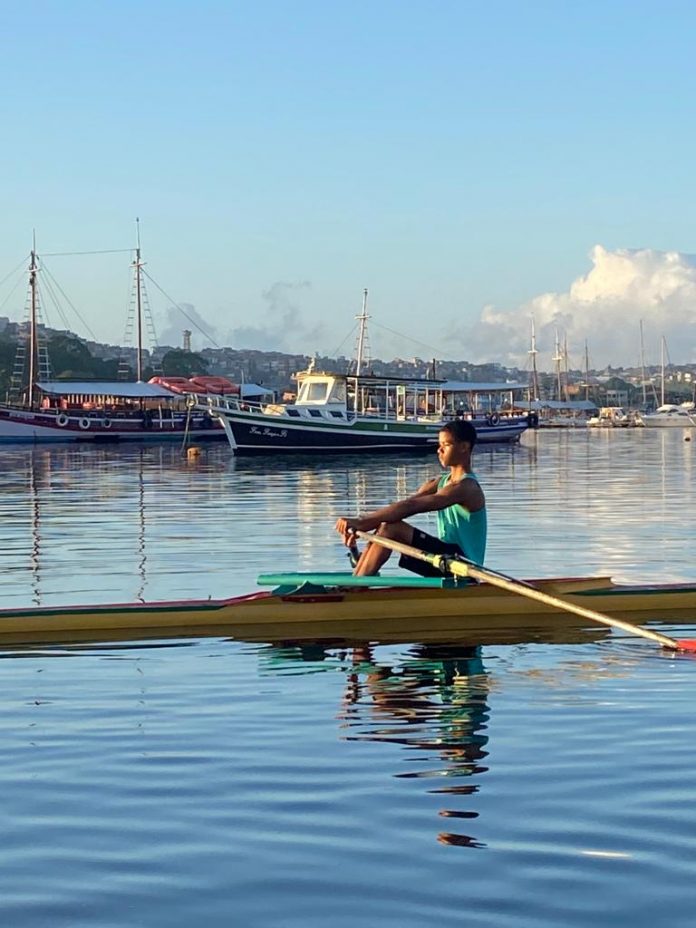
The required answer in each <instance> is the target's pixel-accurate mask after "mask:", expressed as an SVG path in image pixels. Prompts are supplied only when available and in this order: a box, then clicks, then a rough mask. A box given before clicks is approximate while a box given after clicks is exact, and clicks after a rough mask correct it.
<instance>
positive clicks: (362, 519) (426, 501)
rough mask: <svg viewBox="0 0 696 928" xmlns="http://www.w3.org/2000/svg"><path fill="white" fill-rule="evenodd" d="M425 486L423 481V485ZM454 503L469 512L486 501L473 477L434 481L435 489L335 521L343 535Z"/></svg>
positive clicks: (370, 528)
mask: <svg viewBox="0 0 696 928" xmlns="http://www.w3.org/2000/svg"><path fill="white" fill-rule="evenodd" d="M425 486H426V484H424V485H423V487H425ZM423 487H421V490H422V489H423ZM457 504H458V505H460V506H463V507H464V508H465V509H468V510H469V511H470V512H477V511H478V510H479V509H483V507H484V505H485V500H484V496H483V491H482V490H481V487H480V486H479V485H478V483H477V482H476V481H475V480H461V481H459V482H458V483H454V484H451V483H448V484H446V485H445V486H444V487H443V488H442V489H440V490H438V489H437V481H435V492H433V491H432V490H430V491H428V492H421V491H420V490H419V491H418V493H416V494H415V495H414V496H409V497H408V498H407V499H402V500H399V501H398V502H396V503H391V504H390V505H389V506H383V507H382V508H381V509H375V511H374V512H369V513H367V515H364V516H358V517H357V518H353V519H347V518H341V519H339V520H338V521H337V522H336V531H337V532H338V533H339V534H341V535H343V536H344V537H346V536H347V535H348V534H350V533H351V532H355V531H357V532H371V531H373V530H374V529H376V528H378V527H379V526H380V525H381V524H382V522H401V521H403V520H404V519H408V518H409V517H410V516H415V515H418V514H419V513H421V512H436V511H437V510H438V509H446V508H447V507H448V506H454V505H457Z"/></svg>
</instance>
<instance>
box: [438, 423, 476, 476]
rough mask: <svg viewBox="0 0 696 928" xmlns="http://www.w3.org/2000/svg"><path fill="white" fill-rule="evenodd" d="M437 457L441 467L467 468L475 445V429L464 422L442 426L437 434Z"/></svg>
mask: <svg viewBox="0 0 696 928" xmlns="http://www.w3.org/2000/svg"><path fill="white" fill-rule="evenodd" d="M437 437H438V448H437V456H438V460H439V461H440V464H441V465H442V466H443V467H457V466H462V465H463V466H464V467H468V466H469V462H470V461H471V451H472V449H473V447H474V445H475V444H476V429H475V428H474V426H473V425H472V424H471V422H467V421H465V420H455V421H453V422H448V423H447V424H446V425H443V426H442V428H441V429H440V431H439V433H438V436H437Z"/></svg>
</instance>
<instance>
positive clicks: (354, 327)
mask: <svg viewBox="0 0 696 928" xmlns="http://www.w3.org/2000/svg"><path fill="white" fill-rule="evenodd" d="M357 327H358V324H357V322H356V323H355V325H354V326H353V328H352V329H351V330H350V332H349V333H348V334H347V335H346V337H345V338H344V339H343V341H342V342H341V344H340V345H339V346H338V348H334V353H333V354H331V355H329V357H330V358H337V357H338V352H339V351H340V350H341V348H343V346H344V345H345V343H346V342H347V341H348V339H349V338H350V337H351V335H352V334H353V332H355V330H356V329H357Z"/></svg>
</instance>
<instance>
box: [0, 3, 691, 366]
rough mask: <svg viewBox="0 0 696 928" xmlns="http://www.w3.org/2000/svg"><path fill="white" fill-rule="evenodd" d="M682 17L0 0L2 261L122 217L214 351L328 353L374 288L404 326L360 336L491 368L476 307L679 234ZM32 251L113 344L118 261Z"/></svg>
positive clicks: (508, 310)
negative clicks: (211, 339) (230, 347)
mask: <svg viewBox="0 0 696 928" xmlns="http://www.w3.org/2000/svg"><path fill="white" fill-rule="evenodd" d="M695 25H696V11H695V10H694V8H693V7H691V6H690V5H688V4H686V3H663V4H659V5H658V4H654V3H650V4H648V3H642V2H633V3H615V2H601V3H600V2H586V3H584V4H574V5H571V4H565V3H550V2H549V3H540V2H532V3H524V4H523V3H508V2H501V3H490V4H485V5H484V4H473V3H467V2H459V3H454V2H449V0H447V2H444V0H443V2H431V3H403V2H402V3H396V2H372V3H367V2H353V3H351V4H342V5H338V4H332V3H328V2H325V3H319V2H309V0H296V2H257V3H253V4H252V3H251V2H246V3H234V2H230V3H205V2H204V3H198V4H193V3H181V2H179V3H177V2H168V3H163V2H150V3H147V2H145V3H138V4H136V3H131V2H122V3H119V4H93V3H90V4H87V3H77V2H70V0H67V2H64V3H61V4H58V3H46V2H38V3H36V4H34V5H32V7H31V8H30V9H28V8H20V7H19V6H15V7H10V6H9V5H5V7H4V9H3V32H4V36H5V42H4V43H3V44H4V48H3V54H2V55H1V56H0V78H1V79H2V86H3V87H4V88H5V90H4V92H3V95H2V99H1V100H0V119H1V121H2V127H3V144H2V146H0V167H1V176H2V187H3V197H2V208H3V222H2V225H1V227H0V278H2V277H4V276H5V274H6V273H8V272H9V271H10V270H11V269H12V268H13V267H14V266H15V265H16V264H17V263H18V262H19V261H20V260H21V259H22V256H23V255H24V254H26V253H28V251H29V247H30V242H31V234H32V229H34V228H35V229H36V233H37V241H38V250H39V252H40V253H41V252H48V253H53V252H61V251H89V250H100V249H112V248H113V249H121V248H128V247H130V246H131V245H132V244H133V241H134V234H135V233H134V218H135V216H139V217H140V219H141V231H142V238H143V248H144V254H145V257H146V259H147V261H148V266H147V268H148V271H149V273H151V274H152V276H153V277H154V278H155V279H156V281H157V282H158V283H159V284H160V286H161V287H163V288H164V290H165V291H166V292H167V294H169V295H170V296H171V297H173V298H174V299H175V300H176V301H178V302H183V303H186V304H189V305H191V306H193V307H195V312H196V313H197V314H198V316H199V317H200V319H201V320H203V321H205V323H206V324H208V325H209V326H210V327H211V328H212V329H213V330H214V335H215V339H216V341H217V342H218V343H219V344H227V343H230V342H232V343H235V342H236V343H237V344H238V345H241V344H243V343H244V344H245V345H248V346H252V347H253V346H254V344H253V343H255V345H256V346H257V347H263V348H266V347H274V346H276V347H279V348H282V349H288V350H297V351H307V352H312V351H314V350H319V351H332V350H334V349H335V348H336V347H337V346H338V345H339V344H340V343H341V342H342V340H343V339H344V337H345V336H346V335H348V333H349V332H350V330H351V328H352V326H353V324H354V320H353V316H354V314H355V313H356V312H357V311H358V310H359V308H360V302H361V296H362V289H363V287H368V288H369V290H370V309H371V312H372V313H373V319H374V322H375V323H381V324H382V325H384V326H386V327H387V328H389V329H392V330H399V331H403V332H404V333H406V334H407V335H408V336H409V337H410V338H413V339H416V340H419V341H421V342H422V343H423V345H422V346H420V347H419V346H418V345H417V344H416V343H415V342H400V341H399V340H397V339H396V337H395V336H392V335H391V334H390V333H388V332H385V331H384V330H382V329H378V328H377V327H374V328H373V330H372V347H373V350H374V352H375V353H376V354H400V355H406V356H409V355H412V354H414V353H416V354H419V355H421V356H427V355H429V354H432V353H435V349H437V353H438V354H439V355H440V356H443V357H445V356H450V357H460V358H467V357H469V356H470V355H472V354H476V355H477V356H479V357H478V359H482V358H483V355H485V354H487V355H488V356H489V357H490V358H491V359H496V358H498V359H504V357H505V356H507V355H509V354H510V351H509V345H507V344H500V345H498V344H481V343H480V338H479V340H478V341H477V338H478V335H477V333H479V329H480V325H479V323H480V320H481V317H482V313H484V310H485V307H494V308H495V312H496V313H497V312H500V313H505V314H508V315H507V317H506V318H507V320H508V322H511V320H512V322H511V324H514V325H517V326H518V327H520V329H521V331H522V330H524V332H525V333H526V330H527V327H528V323H527V321H526V320H527V319H528V317H529V314H530V313H529V305H530V302H532V301H534V300H535V299H538V298H539V297H540V295H543V294H548V293H554V294H568V292H569V290H570V288H571V286H572V284H573V281H575V280H577V279H578V278H580V277H582V276H583V275H587V274H588V273H590V271H591V269H592V267H593V265H592V263H591V259H590V254H591V252H592V249H593V248H594V247H595V246H596V245H601V246H602V247H603V248H604V249H606V250H607V251H608V252H609V253H612V254H613V253H614V252H616V251H621V250H632V249H643V250H644V249H648V250H650V252H651V254H652V253H654V260H655V262H656V266H657V267H659V266H660V257H659V256H660V253H662V252H667V253H673V252H676V253H682V254H686V255H688V254H690V253H691V252H694V251H696V247H694V242H693V239H694V220H693V216H694V213H695V210H694V184H693V177H694V170H695V169H694V147H695V146H694V142H695V129H694V119H693V100H694V91H695V89H696V88H695V87H694V83H695V81H694V66H693V64H692V59H693V34H694V26H695ZM46 260H47V263H48V262H49V261H50V264H49V266H50V270H51V272H52V273H53V275H54V276H55V277H56V279H57V280H59V282H60V284H61V286H62V287H63V289H64V290H65V291H66V293H67V294H68V295H69V297H70V299H71V301H72V302H73V303H74V304H75V305H76V306H77V307H78V309H79V310H80V313H81V314H82V315H83V316H84V318H85V319H86V320H87V321H88V322H89V325H90V327H91V329H92V330H93V331H94V332H95V334H96V335H97V336H98V337H99V338H103V339H105V340H112V341H118V340H120V337H121V335H122V331H123V326H124V322H125V315H126V311H127V290H128V265H127V262H128V255H127V254H125V255H109V256H103V257H101V258H93V257H90V258H87V257H84V258H80V259H77V258H51V259H49V258H47V259H46ZM687 265H688V261H687ZM688 266H690V265H688ZM687 277H688V278H689V279H688V282H689V283H694V285H695V286H696V279H695V280H694V281H691V278H690V277H689V274H688V273H687ZM682 292H683V291H682ZM150 297H151V302H152V305H153V309H154V311H155V314H156V320H157V323H158V328H160V330H162V329H164V330H165V331H172V332H173V333H176V332H177V331H178V330H179V329H182V328H184V327H185V326H186V325H187V323H186V321H185V320H184V319H183V318H182V319H181V320H180V321H179V320H171V322H172V324H173V328H172V327H171V325H170V320H169V319H168V317H167V316H166V309H167V305H168V304H167V301H166V300H165V299H164V298H163V297H161V295H160V294H159V293H158V292H157V291H156V290H155V289H154V288H153V287H152V286H151V287H150ZM2 298H3V293H2V292H0V300H1V299H2ZM602 298H603V297H602ZM21 303H22V301H21V300H18V299H14V300H11V301H10V302H9V303H7V304H5V305H4V306H3V307H2V308H1V309H0V314H3V315H10V316H11V317H14V318H19V317H21V315H22V305H21ZM566 309H567V306H566ZM629 309H630V308H626V314H627V315H628V316H629V317H630V312H629ZM648 309H649V307H648ZM695 310H696V306H695ZM647 311H648V310H646V312H647ZM640 312H643V310H642V309H641V310H640ZM578 314H579V311H577V310H576V315H578ZM661 314H662V317H665V316H667V317H668V316H669V314H670V305H669V304H668V305H665V306H663V307H662V308H661ZM604 315H605V314H604V313H603V312H602V311H601V308H600V309H598V310H597V316H596V318H604ZM514 320H517V321H516V322H515V321H514ZM51 321H54V320H51ZM56 321H57V320H56ZM663 321H664V319H663ZM575 322H576V325H575V326H574V328H573V327H572V326H570V327H571V331H572V333H573V337H578V338H579V337H580V334H581V328H582V327H581V326H579V325H578V324H577V319H576V320H575ZM554 324H555V323H554ZM569 325H570V323H569ZM636 325H637V322H636ZM660 325H661V322H660V319H659V318H656V319H655V320H654V327H655V331H657V329H658V328H659V327H660ZM74 327H75V328H76V329H79V324H78V323H77V322H76V323H75V326H74ZM508 328H509V326H508ZM542 329H543V327H542ZM586 329H587V331H585V336H587V335H588V333H589V334H590V340H591V332H592V325H590V324H589V322H588V324H587V326H586ZM549 331H550V330H549ZM81 334H83V333H81ZM488 334H491V335H494V336H496V335H497V334H499V335H501V336H504V337H505V339H506V340H507V339H508V338H509V331H508V329H507V328H506V329H505V331H503V330H501V331H500V332H499V333H495V332H493V333H490V332H489V333H488ZM546 334H548V333H546ZM524 337H525V338H526V334H525V336H524ZM549 337H550V336H549ZM634 342H635V338H633V335H631V337H630V339H628V340H627V347H626V352H625V357H619V354H620V353H621V350H622V347H621V342H620V339H619V340H618V341H617V344H616V346H615V348H613V349H612V350H613V352H614V355H615V356H614V357H613V358H612V359H611V360H614V361H615V362H618V361H625V362H632V361H633V360H634V357H635V345H634ZM629 343H630V344H629ZM199 344H201V342H199ZM351 347H352V344H351V342H350V341H349V342H348V343H347V344H346V345H344V348H345V349H346V350H348V351H349V350H350V349H351ZM578 350H579V349H578ZM678 350H680V349H677V346H676V345H675V346H674V348H673V350H672V354H673V355H676V354H677V353H678ZM685 350H686V349H685ZM688 350H691V349H690V348H689V349H688ZM595 353H596V354H597V356H598V359H599V357H600V355H601V353H602V349H601V347H600V345H597V347H596V349H595Z"/></svg>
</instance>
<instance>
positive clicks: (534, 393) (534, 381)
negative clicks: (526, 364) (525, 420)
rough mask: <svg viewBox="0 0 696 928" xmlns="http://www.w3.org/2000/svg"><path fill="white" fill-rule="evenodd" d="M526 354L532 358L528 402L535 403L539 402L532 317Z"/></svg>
mask: <svg viewBox="0 0 696 928" xmlns="http://www.w3.org/2000/svg"><path fill="white" fill-rule="evenodd" d="M527 353H528V354H530V355H531V356H532V383H531V397H530V401H533V402H537V401H538V400H539V372H538V371H537V360H536V356H537V346H536V329H535V326H534V316H532V345H531V348H530V349H529V351H528V352H527Z"/></svg>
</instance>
